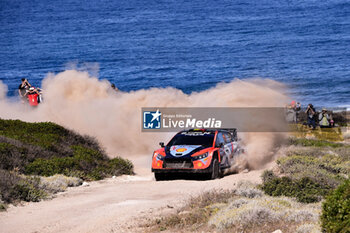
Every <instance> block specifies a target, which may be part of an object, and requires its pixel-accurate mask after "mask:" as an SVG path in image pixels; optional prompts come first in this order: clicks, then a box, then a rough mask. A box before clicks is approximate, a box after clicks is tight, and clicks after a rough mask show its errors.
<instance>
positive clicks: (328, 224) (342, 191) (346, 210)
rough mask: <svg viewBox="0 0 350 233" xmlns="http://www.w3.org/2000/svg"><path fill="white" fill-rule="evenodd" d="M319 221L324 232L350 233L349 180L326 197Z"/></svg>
mask: <svg viewBox="0 0 350 233" xmlns="http://www.w3.org/2000/svg"><path fill="white" fill-rule="evenodd" d="M321 221H322V228H323V229H324V230H325V231H326V232H350V180H347V181H345V182H344V184H342V185H340V186H339V187H338V188H337V189H336V190H334V191H333V192H332V193H330V194H329V195H328V196H327V198H326V200H325V202H324V203H323V206H322V216H321Z"/></svg>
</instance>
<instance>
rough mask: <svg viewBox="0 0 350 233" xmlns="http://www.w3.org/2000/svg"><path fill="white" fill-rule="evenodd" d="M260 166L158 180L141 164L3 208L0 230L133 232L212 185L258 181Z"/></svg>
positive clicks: (136, 162)
mask: <svg viewBox="0 0 350 233" xmlns="http://www.w3.org/2000/svg"><path fill="white" fill-rule="evenodd" d="M134 163H135V164H136V165H137V164H140V163H144V161H134ZM270 166H271V165H270ZM136 167H138V166H136ZM262 171H263V169H262V170H256V171H250V172H246V173H240V174H233V175H229V176H225V177H223V178H221V179H218V180H210V181H196V180H172V181H162V182H156V181H155V180H154V178H153V175H152V174H151V173H150V169H149V168H147V169H146V168H145V167H144V166H139V168H138V169H137V170H136V172H137V174H138V175H136V176H121V177H117V178H115V179H112V178H111V179H106V180H103V181H99V182H91V183H90V184H89V186H80V187H76V188H70V189H69V190H68V191H66V192H64V193H60V194H58V195H57V197H56V198H54V199H52V200H46V201H42V202H39V203H25V204H24V205H22V206H17V207H10V208H9V209H8V211H7V212H2V213H0V226H1V227H0V232H11V233H16V232H20V233H23V232H40V233H41V232H133V231H134V230H135V227H136V226H137V223H138V221H137V219H140V218H142V217H144V216H148V217H149V216H153V215H154V216H156V215H159V214H166V213H167V212H169V211H171V210H175V209H176V207H179V206H181V205H183V204H184V202H185V201H186V199H188V198H189V197H190V196H191V195H192V196H193V195H198V194H200V193H202V192H204V191H207V190H210V189H231V188H233V187H234V186H235V184H237V182H239V181H241V180H249V181H252V182H255V183H259V182H260V174H261V172H262Z"/></svg>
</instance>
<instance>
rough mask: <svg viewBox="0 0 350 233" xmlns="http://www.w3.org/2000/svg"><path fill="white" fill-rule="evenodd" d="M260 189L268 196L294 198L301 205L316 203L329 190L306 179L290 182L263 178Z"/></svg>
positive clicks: (288, 180) (274, 178) (286, 179)
mask: <svg viewBox="0 0 350 233" xmlns="http://www.w3.org/2000/svg"><path fill="white" fill-rule="evenodd" d="M263 179H264V178H263ZM260 187H261V189H262V190H263V191H264V192H265V193H266V194H268V195H270V196H287V197H296V198H297V200H298V201H299V202H303V203H312V202H318V201H320V200H321V198H322V197H323V196H325V195H326V194H327V193H328V192H329V190H330V187H328V186H326V185H323V184H319V183H316V182H314V181H313V180H312V179H310V178H308V177H304V178H301V179H298V180H292V179H291V178H289V177H281V178H279V177H271V178H270V179H266V178H265V181H264V182H263V184H262V185H261V186H260Z"/></svg>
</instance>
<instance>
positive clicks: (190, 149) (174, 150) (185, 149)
mask: <svg viewBox="0 0 350 233" xmlns="http://www.w3.org/2000/svg"><path fill="white" fill-rule="evenodd" d="M204 148H205V147H203V146H202V145H176V146H171V147H170V148H168V150H167V153H166V155H167V157H177V158H179V157H183V156H186V157H187V156H189V155H191V154H193V153H196V152H197V151H200V150H202V149H204Z"/></svg>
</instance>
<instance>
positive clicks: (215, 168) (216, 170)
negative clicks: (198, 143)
mask: <svg viewBox="0 0 350 233" xmlns="http://www.w3.org/2000/svg"><path fill="white" fill-rule="evenodd" d="M219 177H220V168H219V161H218V160H217V158H214V160H213V162H212V170H211V173H210V176H209V178H210V179H211V180H215V179H217V178H219Z"/></svg>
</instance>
